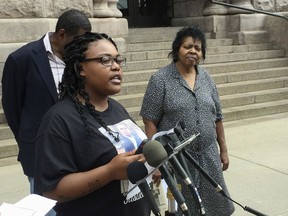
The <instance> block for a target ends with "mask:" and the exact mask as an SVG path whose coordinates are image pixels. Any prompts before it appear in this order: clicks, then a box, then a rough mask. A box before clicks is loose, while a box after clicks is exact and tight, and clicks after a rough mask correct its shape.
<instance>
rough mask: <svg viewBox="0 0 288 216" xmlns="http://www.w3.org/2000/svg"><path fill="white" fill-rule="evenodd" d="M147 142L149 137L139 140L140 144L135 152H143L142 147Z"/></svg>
mask: <svg viewBox="0 0 288 216" xmlns="http://www.w3.org/2000/svg"><path fill="white" fill-rule="evenodd" d="M147 142H149V139H144V140H142V142H141V143H140V145H139V146H138V148H137V150H136V152H135V154H142V153H143V147H144V146H145V145H146V143H147Z"/></svg>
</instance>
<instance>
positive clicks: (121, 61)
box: [80, 56, 126, 67]
mask: <svg viewBox="0 0 288 216" xmlns="http://www.w3.org/2000/svg"><path fill="white" fill-rule="evenodd" d="M87 61H98V62H101V64H102V65H103V66H105V67H111V66H112V65H113V64H114V62H116V63H117V64H118V65H119V66H120V67H124V66H125V65H126V58H125V57H124V56H117V57H112V56H100V57H96V58H87V59H83V60H81V61H80V62H87Z"/></svg>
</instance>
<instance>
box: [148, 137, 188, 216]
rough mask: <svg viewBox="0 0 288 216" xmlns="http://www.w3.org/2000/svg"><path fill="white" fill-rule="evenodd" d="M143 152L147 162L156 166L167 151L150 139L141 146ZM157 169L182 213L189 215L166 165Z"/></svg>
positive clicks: (162, 159)
mask: <svg viewBox="0 0 288 216" xmlns="http://www.w3.org/2000/svg"><path fill="white" fill-rule="evenodd" d="M143 154H144V156H145V158H146V161H147V163H148V164H149V165H150V166H152V167H157V166H158V165H159V164H161V163H162V161H164V160H165V159H166V158H167V157H168V155H167V152H166V150H165V149H164V148H163V146H162V144H161V143H160V142H158V141H156V140H151V141H149V142H148V143H146V145H145V146H144V148H143ZM158 169H159V171H160V172H161V174H162V176H163V178H164V180H165V182H166V184H167V185H168V187H169V189H170V191H171V193H172V194H173V196H174V198H175V200H176V202H177V203H178V205H179V207H180V209H181V211H182V212H183V214H184V215H187V216H190V212H189V211H188V207H187V205H186V203H185V199H184V197H183V195H182V194H181V193H180V191H179V190H178V187H177V184H176V182H175V180H174V178H173V177H172V175H171V174H170V172H169V168H168V167H167V165H166V164H165V163H164V164H163V165H162V166H160V167H159V168H158Z"/></svg>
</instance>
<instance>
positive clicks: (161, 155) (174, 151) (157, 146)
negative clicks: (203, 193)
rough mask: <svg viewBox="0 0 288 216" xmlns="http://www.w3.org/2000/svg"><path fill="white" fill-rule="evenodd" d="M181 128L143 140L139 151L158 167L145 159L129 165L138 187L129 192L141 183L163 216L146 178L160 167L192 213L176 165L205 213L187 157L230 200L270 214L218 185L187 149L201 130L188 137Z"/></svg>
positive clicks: (186, 211)
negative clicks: (239, 201) (180, 186)
mask: <svg viewBox="0 0 288 216" xmlns="http://www.w3.org/2000/svg"><path fill="white" fill-rule="evenodd" d="M181 129H183V125H181V124H180V125H179V126H176V127H175V128H174V129H173V130H172V132H171V131H170V132H169V134H164V135H162V136H159V137H156V138H155V140H147V139H146V140H143V142H142V143H141V144H140V146H139V147H138V149H137V151H136V153H137V154H140V153H143V155H144V157H145V159H146V161H147V163H148V164H149V165H150V166H152V167H154V168H155V169H154V170H153V171H152V172H150V173H148V170H147V169H146V167H145V165H144V164H143V163H142V162H139V161H134V162H132V163H131V164H129V166H128V167H127V174H128V179H129V180H130V182H131V183H133V184H135V186H134V187H132V189H131V190H130V191H128V193H129V192H131V191H132V190H133V189H134V188H135V187H137V186H138V187H139V188H140V190H141V192H142V193H143V195H144V197H146V200H147V202H148V204H149V206H150V208H151V210H152V212H153V214H154V215H156V216H161V213H160V211H159V208H158V206H157V204H156V201H155V199H154V197H153V194H152V191H151V189H150V188H149V185H148V184H147V181H146V178H147V177H148V176H150V175H151V174H152V173H154V171H155V170H156V169H159V171H160V172H161V175H162V177H163V179H164V180H165V182H166V184H167V186H168V188H169V192H171V193H172V195H173V197H174V199H175V201H176V202H177V204H178V206H179V208H180V210H181V211H182V213H183V214H184V215H185V216H190V215H191V213H190V211H189V207H188V206H187V204H186V203H185V198H184V197H183V195H182V194H181V192H180V191H179V189H178V187H177V182H176V181H175V178H174V176H173V175H172V174H171V171H170V170H171V169H170V166H169V165H168V162H169V164H170V165H171V166H172V169H173V170H174V171H175V172H176V173H177V174H178V175H179V177H180V178H181V179H182V180H183V182H184V183H185V184H186V185H187V186H188V188H189V189H190V192H191V195H192V197H193V198H194V201H195V203H196V206H197V208H198V212H199V215H205V209H204V206H203V204H202V200H201V198H200V196H199V193H198V191H197V188H196V187H195V186H193V182H192V180H191V177H190V173H189V170H188V168H187V164H186V160H185V159H184V156H185V157H186V159H187V160H188V161H189V162H190V163H192V164H193V165H194V166H195V168H196V169H197V170H198V171H199V172H200V173H201V174H202V175H203V176H204V177H205V178H206V179H207V180H208V181H209V182H210V184H211V185H212V186H214V187H215V189H216V191H217V192H220V193H221V194H222V195H223V196H224V197H226V198H227V199H229V200H230V201H232V202H234V203H236V204H238V205H239V206H240V207H242V208H243V209H244V210H245V211H247V212H250V213H252V214H254V215H257V216H266V215H265V214H263V213H261V212H258V211H256V210H254V209H252V208H250V207H248V206H245V207H244V206H242V205H241V204H239V203H237V202H236V201H234V200H232V199H231V198H230V197H229V196H228V195H226V193H225V192H224V191H223V190H222V188H221V186H220V185H218V184H217V183H216V182H215V181H214V180H213V179H212V178H211V177H210V176H209V175H208V174H207V172H206V171H205V170H203V168H202V167H200V166H199V164H198V163H197V162H196V161H195V160H194V158H192V157H191V155H189V154H188V153H187V151H186V150H185V147H186V146H187V145H188V144H190V143H191V142H192V141H193V140H194V139H195V138H196V137H197V136H198V135H199V134H196V135H193V136H191V137H189V138H188V139H185V138H184V136H183V134H182V131H181Z"/></svg>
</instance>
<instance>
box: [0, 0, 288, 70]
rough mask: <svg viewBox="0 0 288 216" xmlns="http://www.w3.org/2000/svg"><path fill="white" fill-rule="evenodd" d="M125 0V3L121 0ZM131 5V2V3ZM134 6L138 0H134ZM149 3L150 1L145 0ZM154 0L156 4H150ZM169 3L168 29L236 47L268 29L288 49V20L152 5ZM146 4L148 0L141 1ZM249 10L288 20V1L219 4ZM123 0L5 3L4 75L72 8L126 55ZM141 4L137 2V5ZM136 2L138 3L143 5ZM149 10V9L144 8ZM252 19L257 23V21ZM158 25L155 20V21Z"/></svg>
mask: <svg viewBox="0 0 288 216" xmlns="http://www.w3.org/2000/svg"><path fill="white" fill-rule="evenodd" d="M120 1H121V0H120ZM128 1H132V0H126V3H127V2H128ZM133 1H134V2H135V1H136V0H133ZM146 1H147V2H148V1H149V0H146ZM150 1H151V0H150ZM156 1H159V2H160V1H161V2H165V10H166V11H165V13H166V14H165V15H166V16H167V17H169V23H168V24H167V23H166V24H165V25H171V26H184V25H194V24H197V25H199V26H201V28H203V30H204V31H206V32H212V33H215V37H217V36H219V37H220V36H223V34H225V35H224V36H227V35H228V36H231V37H233V38H234V39H235V43H239V44H241V43H245V41H243V34H244V36H245V32H247V31H262V30H268V32H269V39H270V41H273V42H275V46H283V47H284V48H285V49H286V50H288V44H287V42H286V38H285V37H286V35H287V29H288V22H287V20H284V19H281V18H278V17H272V16H268V15H263V14H256V13H251V12H249V11H243V10H239V9H235V8H229V7H226V6H223V5H218V4H212V3H211V1H208V0H166V1H162V0H152V1H151V2H154V3H155V2H156ZM141 2H144V3H145V0H138V3H139V5H140V3H141ZM218 2H223V3H231V4H234V5H238V6H243V7H247V8H252V9H253V8H255V9H258V10H264V11H269V12H275V13H281V14H283V15H286V16H287V13H288V2H287V0H218ZM117 3H118V0H21V1H19V0H2V1H0V8H1V11H0V25H1V28H0V48H1V53H0V70H1V71H2V67H3V62H4V61H5V59H6V57H7V55H8V54H9V53H10V52H12V51H13V50H15V49H17V48H18V47H20V46H21V45H23V43H26V42H29V41H32V40H36V39H38V38H39V37H41V36H42V35H44V34H45V33H46V32H47V31H54V28H55V24H56V21H57V17H59V15H60V14H61V13H62V12H63V11H64V10H67V9H68V8H77V9H79V10H81V11H84V12H85V13H86V14H87V16H88V17H89V18H90V20H91V23H92V30H93V31H97V32H105V33H107V34H109V35H110V36H112V37H113V38H114V39H115V40H116V42H117V43H118V46H119V48H120V51H121V52H125V47H126V45H125V37H127V35H128V26H129V23H128V19H126V17H123V14H122V12H121V11H120V10H118V8H117ZM136 3H137V1H136ZM138 3H137V4H138ZM143 5H144V4H143ZM252 20H253V22H252ZM151 22H153V19H152V21H151Z"/></svg>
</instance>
